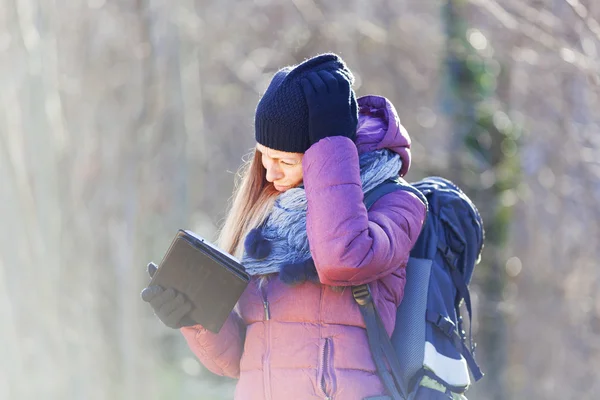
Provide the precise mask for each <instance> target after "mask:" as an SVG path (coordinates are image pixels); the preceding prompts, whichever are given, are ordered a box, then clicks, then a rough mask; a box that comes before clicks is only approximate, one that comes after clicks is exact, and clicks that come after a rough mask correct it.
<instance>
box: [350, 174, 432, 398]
mask: <svg viewBox="0 0 600 400" xmlns="http://www.w3.org/2000/svg"><path fill="white" fill-rule="evenodd" d="M396 190H406V191H409V192H411V193H414V194H415V195H416V196H417V197H418V198H419V199H420V200H421V201H422V202H423V204H425V206H427V199H426V198H425V196H424V195H423V194H422V193H421V192H420V191H419V190H418V189H416V188H415V187H414V186H412V185H410V184H408V183H407V182H406V181H404V180H403V179H401V178H398V179H389V180H387V181H385V182H383V183H381V184H380V185H378V186H376V187H374V188H373V189H371V190H370V191H368V192H367V193H365V196H364V203H365V206H366V208H367V210H368V209H370V208H371V207H372V206H373V204H375V202H376V201H377V200H379V199H380V198H382V197H383V196H385V195H386V194H389V193H392V192H395V191H396ZM352 295H353V297H354V300H355V301H356V302H357V303H358V305H359V308H360V312H361V314H362V315H363V318H364V321H365V325H366V328H367V339H368V341H369V347H370V349H371V354H372V357H373V360H374V362H375V366H376V367H377V372H378V374H379V376H380V378H381V380H382V382H383V384H384V386H385V387H386V389H387V391H388V393H389V394H390V396H392V399H394V400H403V399H406V396H407V394H408V392H407V391H406V388H405V387H404V381H403V379H402V374H401V368H402V367H401V365H400V362H399V360H398V357H397V355H396V351H395V350H394V347H393V345H392V342H391V340H390V338H389V336H388V335H387V332H386V330H385V327H384V326H383V321H382V320H381V316H380V315H379V313H378V312H377V309H376V308H375V304H374V302H373V298H372V297H371V290H370V289H369V285H368V284H363V285H358V286H353V287H352ZM386 360H387V363H386ZM387 365H389V371H388V367H387Z"/></svg>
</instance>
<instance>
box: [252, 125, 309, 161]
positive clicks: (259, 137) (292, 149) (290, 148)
mask: <svg viewBox="0 0 600 400" xmlns="http://www.w3.org/2000/svg"><path fill="white" fill-rule="evenodd" d="M254 129H255V131H254V133H255V138H256V141H257V142H258V143H260V144H262V145H263V146H266V147H268V148H270V149H275V150H279V151H285V152H287V153H304V152H306V150H308V148H309V147H310V143H309V141H308V134H306V135H282V134H281V127H280V126H279V125H278V124H274V123H272V122H270V121H267V120H265V119H262V118H256V119H255V121H254Z"/></svg>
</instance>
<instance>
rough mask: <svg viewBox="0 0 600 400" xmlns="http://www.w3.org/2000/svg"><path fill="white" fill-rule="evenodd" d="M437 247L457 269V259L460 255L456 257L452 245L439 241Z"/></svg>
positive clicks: (445, 258) (451, 266)
mask: <svg viewBox="0 0 600 400" xmlns="http://www.w3.org/2000/svg"><path fill="white" fill-rule="evenodd" d="M437 248H438V250H439V251H440V253H442V256H443V257H444V260H445V261H446V263H447V264H448V265H449V266H450V268H452V269H456V260H457V258H458V257H456V255H455V254H454V252H453V251H452V249H451V248H450V246H447V245H445V244H443V243H440V242H438V246H437Z"/></svg>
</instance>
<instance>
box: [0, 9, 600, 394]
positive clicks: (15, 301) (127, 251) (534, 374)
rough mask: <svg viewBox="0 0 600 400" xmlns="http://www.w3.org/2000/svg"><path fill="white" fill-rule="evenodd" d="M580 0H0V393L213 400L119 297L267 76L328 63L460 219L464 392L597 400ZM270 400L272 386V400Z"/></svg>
mask: <svg viewBox="0 0 600 400" xmlns="http://www.w3.org/2000/svg"><path fill="white" fill-rule="evenodd" d="M599 20H600V2H598V1H596V0H471V1H459V0H443V1H442V0H290V1H275V0H255V1H249V0H248V1H242V0H177V1H167V0H118V1H117V0H87V1H84V0H68V1H57V0H38V1H34V0H0V221H1V227H0V399H3V400H4V399H10V400H13V399H16V400H29V399H60V400H64V399H85V400H88V399H90V400H97V399H98V400H100V399H102V400H104V399H145V400H158V399H196V400H202V399H210V400H213V399H216V400H218V399H230V398H231V397H232V393H233V385H234V383H235V382H234V381H232V380H229V379H225V378H219V377H216V376H214V375H211V374H210V373H209V372H207V371H206V370H205V369H204V368H203V367H202V366H201V365H200V364H199V363H198V362H197V361H196V359H195V358H194V356H193V355H192V353H191V352H190V351H189V350H188V349H187V347H186V345H185V343H184V340H183V339H182V337H181V336H180V334H179V332H177V331H174V330H171V329H169V328H166V327H164V326H162V324H161V323H160V322H159V321H158V320H157V319H156V318H155V317H154V316H153V314H152V312H151V310H150V307H149V306H147V304H145V303H143V302H142V301H141V300H140V297H139V292H140V291H141V289H142V288H143V287H144V286H145V284H146V282H147V281H148V278H147V276H146V272H145V265H146V263H147V262H148V261H150V260H155V261H156V260H159V259H160V258H161V256H162V254H163V253H164V251H165V250H166V248H167V246H168V244H169V243H170V240H171V238H172V237H173V236H174V234H175V232H176V231H177V229H178V228H187V229H192V230H194V231H196V232H198V233H199V234H201V235H203V236H205V237H208V238H214V237H215V232H216V230H217V229H218V227H219V224H220V222H221V221H222V219H223V217H224V214H225V210H226V204H227V200H228V198H229V196H230V194H231V191H232V187H233V179H234V173H235V171H236V170H237V168H238V166H239V164H240V163H241V160H242V157H243V156H244V155H245V154H246V153H247V152H248V150H249V149H250V148H251V147H252V146H253V114H254V109H255V106H256V103H257V101H258V99H259V97H260V94H261V93H262V91H264V89H265V88H266V85H267V84H268V82H269V79H270V77H271V76H272V74H273V72H274V71H276V70H277V69H278V68H280V67H282V66H284V65H288V64H295V63H297V62H300V61H302V60H304V59H305V58H308V57H311V56H314V55H316V54H318V53H320V52H326V51H333V52H336V53H338V54H340V55H341V56H342V57H343V58H344V59H345V60H346V61H347V63H348V65H349V66H350V68H351V69H352V70H353V72H354V74H355V75H356V77H357V82H356V86H355V89H356V91H357V94H358V95H365V94H379V95H383V96H386V97H388V98H389V99H390V100H391V101H392V102H393V103H394V104H395V106H396V108H397V110H398V113H399V116H400V118H401V120H402V123H403V124H404V125H405V126H406V128H407V129H408V131H409V133H410V134H411V136H412V139H413V147H412V148H413V164H412V168H411V171H410V173H409V175H408V179H409V180H417V179H419V178H421V177H423V176H426V175H432V174H438V175H442V176H445V177H447V178H450V179H452V180H454V181H456V182H457V183H459V184H460V185H461V187H463V188H464V190H465V192H466V193H467V194H468V195H469V196H470V197H472V198H473V199H474V200H475V202H476V203H477V205H478V207H479V208H480V211H481V212H482V214H483V217H484V220H485V224H486V229H487V242H486V247H485V250H484V255H483V261H482V263H481V264H480V265H479V266H478V267H477V269H476V271H475V275H474V282H473V284H472V290H473V291H474V293H475V295H476V296H475V299H476V307H475V321H474V324H473V328H474V333H475V337H476V340H477V342H478V344H479V346H478V348H477V358H478V360H479V362H480V364H481V365H482V368H483V369H484V372H486V374H487V375H486V377H485V378H484V379H483V380H482V381H481V382H480V383H478V384H476V385H475V386H474V387H473V388H472V389H471V390H470V391H469V398H471V399H494V400H500V399H502V400H505V399H534V400H537V399H546V400H547V399H596V398H598V396H599V393H600V379H598V376H599V375H598V370H599V369H600V296H599V295H598V292H599V289H600V270H599V269H598V259H599V258H600V232H599V231H600V201H599V200H600V162H599V160H600V126H599V125H598V124H599V123H600V116H599V113H598V111H599V110H600V98H599V94H600V90H599V88H600V86H599V82H600V60H599V57H598V52H599V51H600V47H599V46H600V24H599V23H598V21H599ZM276 400H284V399H276Z"/></svg>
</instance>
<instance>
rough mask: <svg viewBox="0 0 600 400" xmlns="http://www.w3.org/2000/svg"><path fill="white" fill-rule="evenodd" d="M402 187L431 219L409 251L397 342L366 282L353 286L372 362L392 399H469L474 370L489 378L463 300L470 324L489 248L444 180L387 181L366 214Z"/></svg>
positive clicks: (466, 203)
mask: <svg viewBox="0 0 600 400" xmlns="http://www.w3.org/2000/svg"><path fill="white" fill-rule="evenodd" d="M396 190H406V191H410V192H412V193H414V194H415V195H417V196H418V197H419V198H420V199H421V200H422V201H423V202H424V204H426V205H427V216H426V220H425V224H424V225H423V228H422V231H421V234H420V235H419V238H418V239H417V242H416V243H415V246H414V247H413V249H412V250H411V252H410V258H409V261H408V264H407V266H406V286H405V288H404V298H403V300H402V302H401V304H400V306H399V307H398V310H397V314H396V325H395V328H394V332H393V334H392V338H391V340H390V338H389V337H388V336H387V333H386V331H385V329H384V327H383V323H382V322H381V318H380V317H379V314H378V313H377V310H376V308H375V307H374V304H373V301H372V298H371V295H370V290H369V287H368V285H359V286H355V287H353V288H352V292H353V295H354V298H355V300H356V301H357V303H358V304H359V306H360V309H361V312H362V314H363V316H364V318H365V324H366V326H367V336H368V339H369V346H370V347H371V353H372V355H373V360H374V361H375V365H376V366H377V370H378V373H379V375H380V377H381V379H382V381H383V383H384V385H385V386H386V388H387V390H388V392H389V394H390V396H391V397H392V398H393V399H394V400H396V399H410V400H424V399H430V400H437V399H453V398H454V399H457V398H463V397H461V394H462V393H464V391H465V390H466V389H467V388H468V386H469V385H470V377H469V369H470V370H471V373H472V375H473V378H474V379H475V381H477V380H479V379H480V378H481V377H483V374H482V373H481V370H480V369H479V366H478V365H477V363H476V362H475V359H474V357H473V350H474V345H473V342H472V337H471V333H470V332H469V335H468V336H467V335H466V334H465V332H464V331H463V327H462V317H461V316H460V305H461V302H463V301H464V303H465V306H466V309H467V312H468V314H469V327H470V326H471V324H470V320H471V297H470V295H469V289H468V285H469V282H470V281H471V276H472V275H473V270H474V268H475V265H476V264H477V262H478V260H479V256H480V254H481V250H482V248H483V240H484V230H483V222H482V220H481V217H480V215H479V212H478V211H477V208H476V207H475V205H474V204H473V203H472V202H471V200H470V199H469V198H468V197H467V196H466V195H465V194H464V193H463V192H462V191H461V190H460V189H459V188H458V187H457V186H456V185H454V184H453V183H452V182H450V181H448V180H446V179H444V178H439V177H429V178H425V179H423V180H421V181H419V182H416V183H413V184H408V183H407V182H406V181H404V180H403V179H398V180H390V181H386V182H384V183H382V184H381V185H379V186H377V187H376V188H374V189H372V190H371V191H370V192H368V193H366V194H365V200H364V202H365V205H366V207H367V209H368V208H370V207H371V206H372V205H373V203H375V201H377V200H378V199H379V198H381V197H382V196H384V195H385V194H388V193H390V192H393V191H396ZM385 360H387V364H386V361H385ZM388 365H389V368H388Z"/></svg>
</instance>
